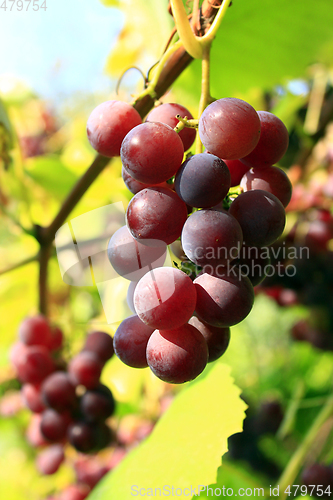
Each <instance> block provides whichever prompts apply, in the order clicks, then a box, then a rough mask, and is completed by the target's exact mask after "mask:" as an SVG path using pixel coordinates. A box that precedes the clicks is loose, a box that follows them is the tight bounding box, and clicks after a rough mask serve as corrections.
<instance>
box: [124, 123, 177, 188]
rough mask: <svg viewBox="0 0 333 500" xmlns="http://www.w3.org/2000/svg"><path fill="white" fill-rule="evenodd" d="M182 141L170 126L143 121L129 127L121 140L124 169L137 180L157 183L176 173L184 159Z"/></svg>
mask: <svg viewBox="0 0 333 500" xmlns="http://www.w3.org/2000/svg"><path fill="white" fill-rule="evenodd" d="M183 155H184V147H183V143H182V140H181V139H180V137H179V136H178V134H177V132H175V131H174V130H173V129H172V128H171V127H169V125H165V124H164V123H159V122H156V123H154V122H152V123H150V122H146V123H142V125H138V126H137V127H135V128H134V129H132V130H131V131H130V132H129V133H128V134H127V135H126V137H125V139H124V140H123V142H122V145H121V150H120V156H121V161H122V163H123V165H124V168H125V169H126V170H127V172H128V173H129V174H130V175H131V176H132V177H134V179H136V180H137V181H140V182H147V183H149V184H159V183H160V182H164V181H167V180H168V179H170V177H172V176H173V175H175V173H176V172H177V170H178V169H179V167H180V165H181V164H182V161H183Z"/></svg>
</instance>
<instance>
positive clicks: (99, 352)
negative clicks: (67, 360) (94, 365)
mask: <svg viewBox="0 0 333 500" xmlns="http://www.w3.org/2000/svg"><path fill="white" fill-rule="evenodd" d="M82 350H83V351H90V352H93V353H95V354H96V356H98V357H99V358H100V360H101V361H102V362H103V363H106V361H108V360H109V359H111V358H112V356H113V353H114V351H113V339H112V337H111V335H109V334H108V333H106V332H100V331H96V332H91V333H89V335H88V336H87V338H86V342H85V344H84V347H83V349H82Z"/></svg>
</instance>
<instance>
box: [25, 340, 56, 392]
mask: <svg viewBox="0 0 333 500" xmlns="http://www.w3.org/2000/svg"><path fill="white" fill-rule="evenodd" d="M53 370H54V363H53V360H52V358H51V356H50V352H49V350H48V349H47V348H46V347H44V346H42V345H32V346H29V347H28V348H27V349H26V351H25V352H24V353H23V355H22V356H20V358H19V359H18V363H17V373H18V378H19V379H20V381H21V382H23V383H30V384H39V383H40V382H42V380H44V379H45V378H46V377H47V376H48V375H50V373H52V372H53Z"/></svg>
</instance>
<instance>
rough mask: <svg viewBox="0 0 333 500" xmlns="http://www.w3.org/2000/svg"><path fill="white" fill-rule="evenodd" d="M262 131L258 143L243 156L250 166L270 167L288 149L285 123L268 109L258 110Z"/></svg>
mask: <svg viewBox="0 0 333 500" xmlns="http://www.w3.org/2000/svg"><path fill="white" fill-rule="evenodd" d="M258 116H259V119H260V124H261V132H260V138H259V141H258V144H257V145H256V147H255V148H254V149H253V151H251V153H249V154H248V155H246V156H245V155H244V156H245V157H243V158H241V160H242V162H244V163H245V164H246V165H248V166H250V167H261V168H262V167H269V166H270V165H274V164H275V163H277V162H278V161H279V160H280V159H281V158H282V156H283V155H284V154H285V152H286V151H287V149H288V143H289V135H288V130H287V129H286V127H285V125H284V123H283V122H282V121H281V120H280V119H279V118H278V117H277V116H275V115H273V114H272V113H269V112H268V111H258Z"/></svg>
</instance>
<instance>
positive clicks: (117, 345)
mask: <svg viewBox="0 0 333 500" xmlns="http://www.w3.org/2000/svg"><path fill="white" fill-rule="evenodd" d="M153 331H154V328H152V327H151V326H148V325H146V324H145V323H143V322H142V321H141V319H140V318H139V317H138V316H130V317H129V318H126V319H124V320H123V321H122V322H121V323H120V325H119V326H118V328H117V330H116V333H115V335H114V338H113V344H114V350H115V353H116V355H117V356H118V358H119V359H121V361H122V362H123V363H125V364H126V365H128V366H132V367H133V368H145V367H146V366H148V365H147V359H146V347H147V343H148V340H149V337H150V336H151V334H152V333H153Z"/></svg>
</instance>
